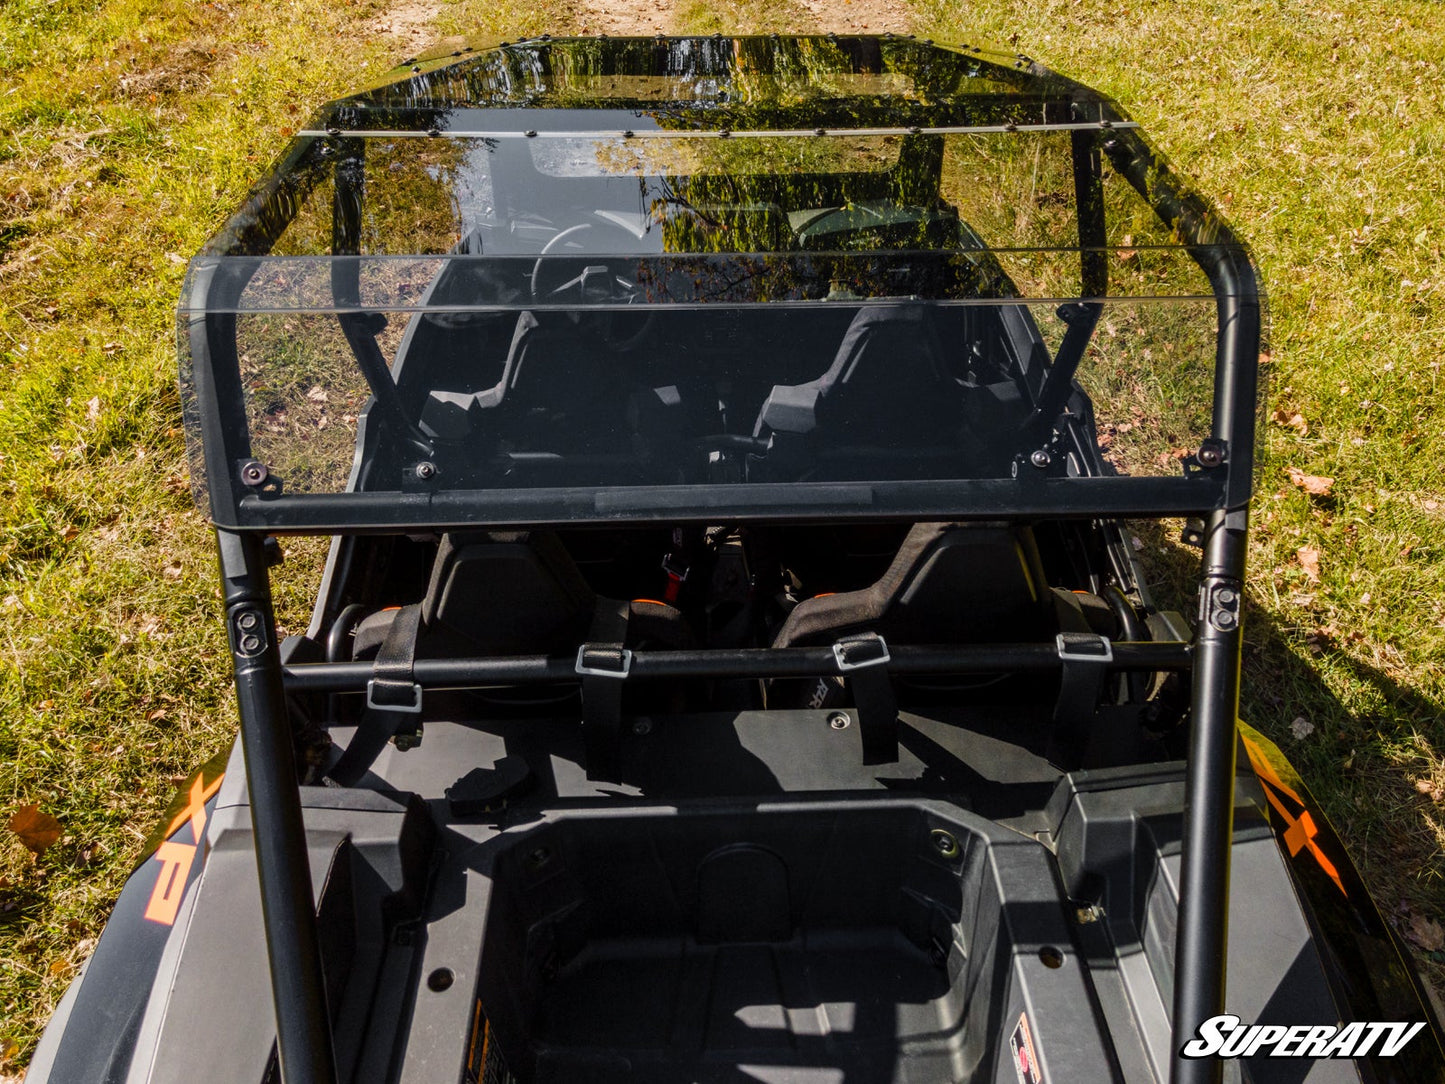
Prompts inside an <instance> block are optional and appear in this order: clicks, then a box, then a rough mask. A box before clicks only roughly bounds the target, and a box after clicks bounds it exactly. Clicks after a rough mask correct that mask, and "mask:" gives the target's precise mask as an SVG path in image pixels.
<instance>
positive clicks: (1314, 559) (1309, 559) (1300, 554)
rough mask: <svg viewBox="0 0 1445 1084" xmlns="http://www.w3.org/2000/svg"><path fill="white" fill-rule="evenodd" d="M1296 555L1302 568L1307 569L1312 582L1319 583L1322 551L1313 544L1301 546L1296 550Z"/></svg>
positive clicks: (1306, 571)
mask: <svg viewBox="0 0 1445 1084" xmlns="http://www.w3.org/2000/svg"><path fill="white" fill-rule="evenodd" d="M1294 555H1295V557H1296V559H1298V561H1299V566H1300V568H1302V569H1304V570H1305V575H1306V576H1308V577H1309V581H1310V583H1319V582H1320V551H1319V550H1317V549H1315V548H1314V547H1312V546H1301V547H1300V548H1299V549H1297V550H1295V553H1294Z"/></svg>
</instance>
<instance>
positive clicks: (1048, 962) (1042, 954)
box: [1039, 945, 1064, 969]
mask: <svg viewBox="0 0 1445 1084" xmlns="http://www.w3.org/2000/svg"><path fill="white" fill-rule="evenodd" d="M1039 961H1040V962H1041V963H1042V964H1043V965H1044V966H1045V967H1049V968H1055V969H1057V968H1060V967H1063V966H1064V954H1063V953H1062V952H1060V951H1059V950H1058V949H1056V948H1054V946H1053V945H1045V946H1044V947H1043V948H1041V949H1039Z"/></svg>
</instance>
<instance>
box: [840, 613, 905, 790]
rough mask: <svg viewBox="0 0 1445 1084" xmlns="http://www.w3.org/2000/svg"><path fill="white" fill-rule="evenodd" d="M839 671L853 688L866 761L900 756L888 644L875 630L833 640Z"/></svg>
mask: <svg viewBox="0 0 1445 1084" xmlns="http://www.w3.org/2000/svg"><path fill="white" fill-rule="evenodd" d="M833 658H834V659H835V660H837V663H838V672H839V673H840V674H842V675H843V676H844V677H845V678H846V679H847V681H848V687H849V688H850V689H851V690H852V691H853V703H854V705H856V707H857V708H858V729H859V731H860V737H861V738H862V740H863V763H864V764H889V763H892V762H894V761H896V760H897V759H898V700H897V698H896V697H894V695H893V682H892V681H891V680H889V677H888V663H889V661H890V656H889V654H888V644H887V643H886V642H885V641H884V639H883V637H881V636H879V635H878V634H877V633H876V632H859V633H854V634H852V635H850V636H844V637H841V638H840V639H838V640H836V641H835V642H834V644H833Z"/></svg>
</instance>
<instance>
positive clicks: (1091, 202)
mask: <svg viewBox="0 0 1445 1084" xmlns="http://www.w3.org/2000/svg"><path fill="white" fill-rule="evenodd" d="M1069 138H1070V147H1071V150H1072V151H1073V164H1074V203H1075V206H1076V208H1077V218H1078V223H1079V285H1080V290H1079V292H1080V294H1082V295H1083V296H1084V297H1086V298H1101V297H1104V296H1106V295H1107V294H1108V292H1109V261H1108V259H1107V258H1106V256H1105V253H1104V242H1105V241H1106V240H1107V234H1106V231H1105V225H1104V185H1103V176H1102V165H1101V160H1100V155H1099V144H1098V134H1097V133H1096V132H1086V131H1075V132H1070V133H1069ZM1103 311H1104V303H1103V302H1102V301H1078V302H1072V303H1070V304H1066V305H1060V306H1059V317H1060V318H1061V319H1062V320H1063V321H1064V323H1065V325H1066V328H1065V331H1064V338H1063V341H1062V342H1060V343H1059V349H1058V352H1057V353H1056V354H1055V355H1054V361H1053V364H1052V365H1051V366H1050V367H1049V369H1048V371H1047V373H1046V374H1045V376H1044V383H1043V386H1042V387H1041V388H1040V389H1039V398H1038V402H1036V403H1035V404H1034V409H1033V411H1032V412H1031V413H1030V414H1029V416H1028V418H1027V419H1026V420H1025V421H1024V424H1023V431H1024V437H1025V440H1026V441H1027V442H1028V446H1026V447H1024V448H1021V449H1020V451H1021V452H1023V453H1024V454H1025V455H1026V454H1028V452H1030V451H1032V450H1033V448H1036V447H1039V446H1040V445H1042V444H1044V443H1046V442H1047V441H1048V440H1049V438H1050V431H1051V430H1052V429H1053V427H1054V425H1055V424H1056V422H1057V420H1058V417H1059V414H1060V413H1061V412H1062V411H1063V409H1064V404H1065V403H1067V402H1068V400H1069V396H1070V395H1072V394H1073V390H1074V376H1075V374H1076V373H1078V371H1079V363H1080V362H1082V361H1083V360H1084V351H1085V350H1087V349H1088V347H1089V340H1090V339H1092V338H1093V337H1094V328H1095V327H1097V326H1098V324H1099V317H1100V315H1101V314H1102V313H1103Z"/></svg>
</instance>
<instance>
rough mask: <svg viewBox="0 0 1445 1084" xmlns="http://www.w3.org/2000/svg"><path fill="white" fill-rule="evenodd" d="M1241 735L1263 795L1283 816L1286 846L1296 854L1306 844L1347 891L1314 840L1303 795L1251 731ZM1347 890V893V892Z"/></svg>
mask: <svg viewBox="0 0 1445 1084" xmlns="http://www.w3.org/2000/svg"><path fill="white" fill-rule="evenodd" d="M1241 730H1242V728H1241ZM1240 736H1241V737H1242V738H1243V739H1244V750H1245V752H1246V753H1248V754H1249V763H1250V764H1251V765H1252V766H1253V767H1254V774H1255V775H1256V776H1258V777H1259V782H1260V785H1261V787H1262V788H1263V789H1264V796H1265V797H1266V798H1268V799H1269V804H1270V805H1272V806H1273V807H1274V809H1275V812H1277V813H1278V814H1279V815H1280V816H1281V817H1282V818H1284V825H1285V830H1284V842H1285V846H1287V847H1288V848H1289V853H1290V854H1291V855H1297V854H1299V852H1300V850H1301V848H1307V849H1308V850H1309V852H1310V854H1312V855H1313V856H1314V859H1315V861H1316V862H1318V863H1319V864H1320V868H1321V869H1322V870H1324V871H1325V873H1326V874H1327V875H1328V876H1329V878H1330V880H1332V881H1334V882H1335V885H1336V887H1338V888H1339V890H1340V891H1341V892H1344V891H1345V883H1344V881H1342V880H1341V879H1340V871H1339V870H1337V869H1336V868H1335V864H1334V863H1333V862H1331V861H1330V860H1329V858H1328V857H1327V856H1326V855H1325V852H1324V851H1322V850H1321V849H1320V845H1319V844H1318V843H1316V842H1315V836H1317V835H1319V828H1318V826H1316V824H1315V820H1314V818H1313V817H1312V816H1310V811H1309V810H1308V809H1306V808H1305V803H1304V799H1302V798H1301V797H1300V796H1299V795H1298V794H1297V793H1296V792H1295V791H1294V789H1293V788H1292V787H1290V786H1289V785H1287V784H1286V783H1285V782H1284V780H1282V779H1281V778H1280V777H1279V772H1277V771H1276V770H1275V767H1274V765H1273V764H1271V763H1270V760H1269V755H1268V754H1267V753H1266V752H1265V751H1264V749H1262V748H1261V747H1260V746H1259V745H1258V744H1257V743H1256V742H1254V741H1252V740H1250V736H1249V735H1248V734H1246V733H1241V735H1240ZM1286 798H1287V799H1289V801H1288V802H1286V801H1285V799H1286ZM1346 894H1347V895H1348V893H1346Z"/></svg>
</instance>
